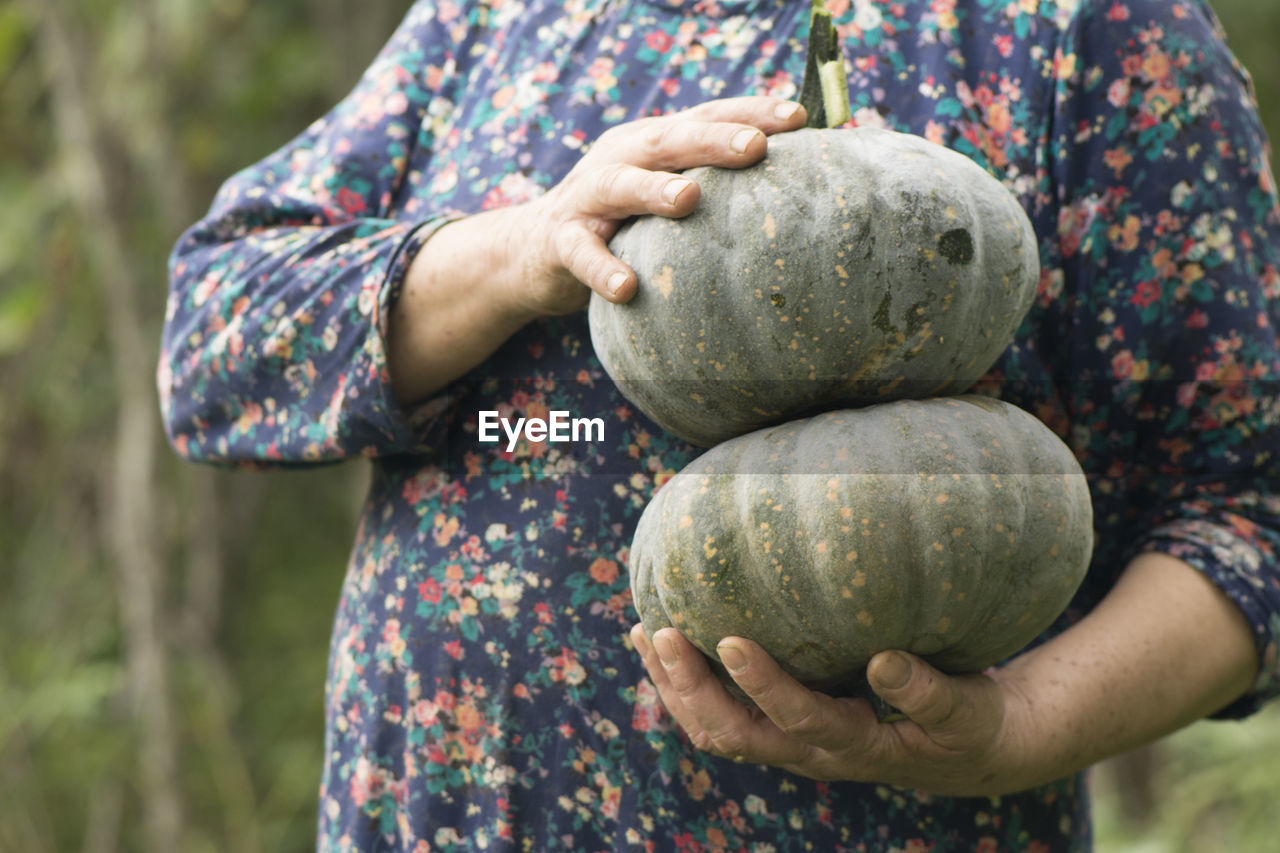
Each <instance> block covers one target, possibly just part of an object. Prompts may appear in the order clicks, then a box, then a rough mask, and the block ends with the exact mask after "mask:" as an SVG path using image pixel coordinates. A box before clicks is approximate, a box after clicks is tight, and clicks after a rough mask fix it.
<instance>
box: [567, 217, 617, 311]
mask: <svg viewBox="0 0 1280 853" xmlns="http://www.w3.org/2000/svg"><path fill="white" fill-rule="evenodd" d="M610 230H611V229H609V228H603V227H600V228H597V229H596V230H594V231H593V230H591V229H590V228H588V227H586V226H585V225H583V224H579V223H569V224H566V225H564V226H562V227H561V228H560V229H559V230H557V231H556V233H555V236H554V241H555V251H556V254H557V256H558V258H559V260H560V264H561V265H562V266H563V267H564V268H565V269H567V270H568V271H569V272H570V274H572V275H573V277H574V278H576V279H577V280H578V281H580V282H582V283H583V284H585V285H586V286H587V287H589V288H591V289H592V290H594V291H595V292H596V293H598V294H600V295H601V296H603V297H604V298H605V299H607V300H609V301H610V302H626V301H627V300H628V299H630V298H631V297H632V296H633V295H635V292H636V275H635V272H634V271H632V269H631V268H630V267H629V266H627V265H626V264H624V263H623V262H622V261H620V260H618V259H617V258H616V257H614V255H613V253H612V252H610V251H609V247H608V246H607V245H606V244H605V240H607V239H608V236H609V233H610ZM602 232H603V233H602Z"/></svg>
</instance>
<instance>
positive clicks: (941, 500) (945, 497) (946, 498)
mask: <svg viewBox="0 0 1280 853" xmlns="http://www.w3.org/2000/svg"><path fill="white" fill-rule="evenodd" d="M934 500H935V501H937V502H938V503H940V504H944V503H946V502H947V501H949V500H951V496H950V495H948V494H941V495H938V496H937V497H936V498H934Z"/></svg>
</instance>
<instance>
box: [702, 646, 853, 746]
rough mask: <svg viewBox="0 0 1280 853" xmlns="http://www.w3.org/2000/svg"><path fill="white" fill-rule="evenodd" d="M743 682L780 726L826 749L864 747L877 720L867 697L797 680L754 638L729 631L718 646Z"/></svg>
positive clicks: (762, 709) (791, 734) (760, 706)
mask: <svg viewBox="0 0 1280 853" xmlns="http://www.w3.org/2000/svg"><path fill="white" fill-rule="evenodd" d="M716 653H717V654H718V655H719V656H720V660H721V662H722V663H723V664H724V665H725V668H726V669H728V670H729V674H730V675H731V676H733V680H734V681H735V682H737V684H738V686H739V687H741V688H742V689H743V690H744V691H746V693H747V695H748V696H750V697H751V699H752V700H753V701H754V702H755V703H756V706H757V707H759V708H760V710H761V711H763V712H764V713H765V714H766V715H768V717H769V719H771V720H772V721H773V723H774V725H776V726H777V727H778V729H779V730H780V731H782V732H784V733H785V734H787V735H789V736H791V737H792V738H795V739H796V740H799V741H803V742H804V743H806V744H808V745H809V746H811V747H816V748H818V749H821V750H843V751H850V750H855V751H856V750H858V749H859V747H860V742H861V741H862V740H863V737H864V733H866V732H869V731H871V730H872V728H873V727H874V726H875V723H876V719H875V712H874V711H872V710H871V707H870V705H868V704H867V703H865V702H841V701H839V700H837V699H833V698H832V697H830V696H827V695H825V694H823V693H817V692H814V691H812V690H810V689H809V688H807V687H805V686H804V685H803V684H801V683H800V682H798V681H796V680H795V679H794V678H792V677H791V676H790V675H788V674H787V673H786V672H785V671H783V669H782V667H780V666H778V664H777V662H776V661H774V659H773V658H772V657H770V656H769V654H768V653H767V652H765V651H764V649H762V648H760V646H759V645H757V644H756V643H753V642H751V641H750V640H744V639H741V638H738V637H726V638H725V639H723V640H721V641H720V644H719V645H718V646H717V647H716Z"/></svg>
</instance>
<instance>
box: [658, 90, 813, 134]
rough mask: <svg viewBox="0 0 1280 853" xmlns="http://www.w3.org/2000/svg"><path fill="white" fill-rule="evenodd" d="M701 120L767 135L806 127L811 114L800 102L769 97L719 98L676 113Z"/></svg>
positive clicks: (678, 115)
mask: <svg viewBox="0 0 1280 853" xmlns="http://www.w3.org/2000/svg"><path fill="white" fill-rule="evenodd" d="M674 115H675V116H677V117H687V118H695V119H698V120H700V121H714V122H737V123H740V124H749V125H752V126H754V127H758V128H760V129H761V130H762V131H764V132H765V133H766V134H773V133H780V132H782V131H786V130H796V129H797V128H800V127H803V126H804V122H805V119H806V118H807V113H806V112H805V110H804V107H802V106H800V104H799V103H798V102H796V101H788V100H785V99H783V98H773V97H769V96H767V95H743V96H741V97H736V98H719V99H717V100H714V101H705V102H703V103H701V104H698V105H697V106H693V107H690V108H689V109H686V110H682V111H681V112H679V113H675V114H674Z"/></svg>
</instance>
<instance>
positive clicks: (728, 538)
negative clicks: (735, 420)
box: [630, 396, 1093, 695]
mask: <svg viewBox="0 0 1280 853" xmlns="http://www.w3.org/2000/svg"><path fill="white" fill-rule="evenodd" d="M1092 542H1093V526H1092V507H1091V504H1090V500H1089V491H1088V486H1087V484H1086V482H1085V477H1084V474H1083V472H1082V471H1081V469H1080V466H1079V464H1078V463H1077V462H1076V459H1075V457H1074V456H1073V455H1072V453H1071V451H1070V450H1069V449H1068V448H1067V447H1066V445H1064V444H1063V443H1062V441H1061V440H1060V439H1059V438H1058V437H1057V436H1056V435H1055V434H1054V433H1053V432H1052V431H1050V430H1049V429H1048V428H1047V427H1046V426H1044V424H1042V423H1041V422H1040V421H1039V420H1037V419H1036V418H1035V417H1033V416H1032V415H1030V414H1028V413H1027V412H1024V411H1022V410H1021V409H1019V408H1017V407H1016V406H1012V405H1010V404H1008V403H1004V402H1001V401H998V400H993V399H989V398H985V397H977V396H963V397H947V398H938V399H930V400H915V401H902V402H894V403H885V404H881V405H875V406H869V407H866V408H862V409H855V410H842V411H833V412H827V413H825V414H822V415H818V416H816V417H813V418H808V419H805V420H799V421H792V422H789V423H785V424H782V425H780V426H776V427H771V428H767V429H763V430H759V431H757V432H753V433H750V434H748V435H744V436H741V437H739V438H735V439H732V440H730V441H727V442H724V443H723V444H720V445H718V446H717V447H715V448H714V449H712V450H710V451H708V452H707V453H706V454H704V455H703V456H701V457H699V458H698V459H697V460H695V461H694V462H693V463H691V464H690V465H689V466H688V467H686V468H685V469H684V470H683V471H681V472H680V473H679V474H677V475H676V476H675V477H673V478H672V479H671V480H670V481H668V482H667V483H666V484H665V485H664V486H663V487H662V488H661V490H660V491H659V492H658V493H657V495H656V496H655V497H654V499H653V501H652V502H651V503H650V504H649V506H648V507H647V508H646V509H645V512H644V514H643V516H642V517H641V519H640V522H639V525H638V527H637V529H636V534H635V538H634V540H633V543H632V547H631V560H630V563H631V573H632V574H631V588H632V595H633V597H634V601H635V606H636V608H637V610H638V611H639V613H640V617H641V620H642V621H643V623H644V628H645V630H646V632H648V633H649V635H650V636H652V635H653V633H654V632H655V631H657V630H659V629H660V628H663V627H667V626H674V627H675V628H677V629H679V630H680V631H681V632H682V633H683V634H684V635H685V636H687V637H688V638H689V640H690V641H691V642H692V643H693V644H694V645H695V646H697V647H698V648H699V649H701V650H702V651H703V652H704V653H705V654H706V655H707V656H708V657H709V658H710V659H711V661H712V664H713V668H714V669H716V670H717V672H718V674H719V675H720V676H721V678H722V679H724V680H725V681H726V682H727V683H730V684H731V683H732V682H731V680H730V679H729V678H728V675H727V673H726V672H725V671H724V669H723V667H721V666H720V664H719V662H718V659H717V658H716V654H715V647H716V644H717V643H718V642H719V641H720V640H721V639H722V638H723V637H726V636H730V635H733V636H740V637H746V638H748V639H751V640H754V641H755V642H757V643H759V644H760V645H761V646H763V647H764V649H765V650H766V651H768V652H769V653H770V654H771V655H772V656H773V657H774V658H775V659H776V660H777V661H778V662H779V664H780V665H781V666H782V667H783V669H785V670H786V671H787V672H789V673H790V674H791V675H792V676H794V677H795V678H797V679H798V680H799V681H801V682H803V683H804V684H806V685H808V686H810V687H812V688H814V689H817V690H821V691H823V692H827V693H830V694H832V695H867V694H868V692H869V691H868V690H867V686H866V682H865V669H866V665H867V662H868V661H869V660H870V658H871V657H872V656H873V655H874V654H876V653H877V652H879V651H882V650H884V649H902V650H905V651H909V652H912V653H914V654H917V655H919V656H921V657H923V658H924V659H926V660H928V661H929V662H930V663H931V664H933V665H934V666H937V667H938V668H940V669H942V670H944V671H946V672H951V673H964V672H979V671H981V670H983V669H986V668H987V667H989V666H991V665H993V664H995V663H997V662H999V661H1000V660H1002V659H1004V658H1006V657H1008V656H1010V655H1012V654H1014V653H1015V652H1017V651H1018V650H1020V649H1021V648H1023V647H1024V646H1025V645H1027V643H1029V642H1030V641H1031V640H1033V639H1034V638H1035V637H1036V636H1037V635H1038V634H1039V633H1040V632H1041V631H1043V630H1044V629H1045V628H1047V627H1048V626H1049V625H1050V624H1051V623H1052V622H1053V620H1054V619H1055V618H1056V617H1057V616H1058V615H1059V614H1060V613H1061V612H1062V611H1063V610H1064V609H1065V608H1066V606H1067V604H1068V602H1069V601H1070V599H1071V596H1072V595H1073V594H1074V592H1075V590H1076V588H1077V587H1078V586H1079V584H1080V582H1081V581H1082V580H1083V578H1084V574H1085V571H1086V569H1087V568H1088V565H1089V560H1090V556H1091V552H1092Z"/></svg>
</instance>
